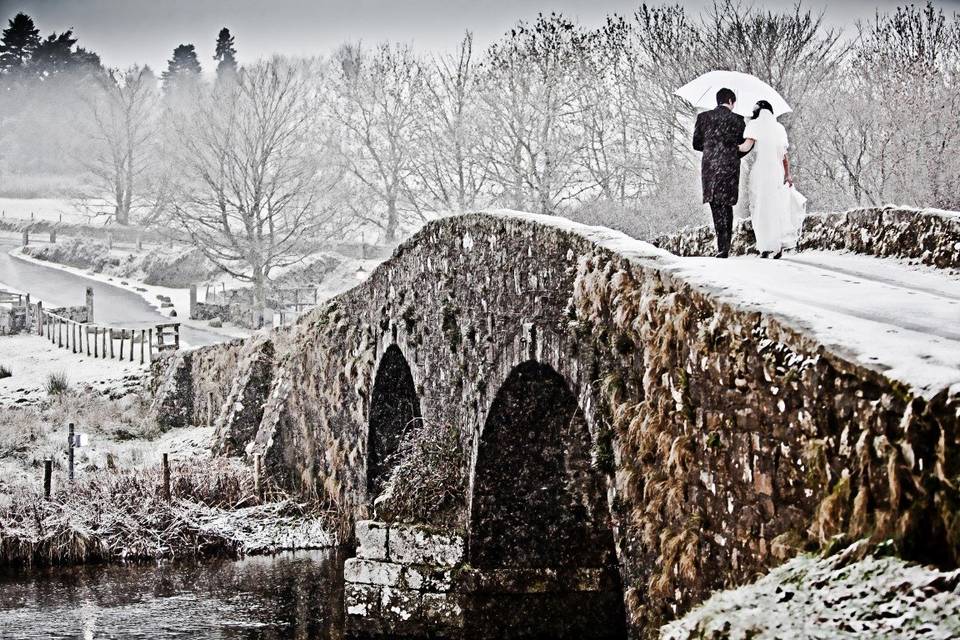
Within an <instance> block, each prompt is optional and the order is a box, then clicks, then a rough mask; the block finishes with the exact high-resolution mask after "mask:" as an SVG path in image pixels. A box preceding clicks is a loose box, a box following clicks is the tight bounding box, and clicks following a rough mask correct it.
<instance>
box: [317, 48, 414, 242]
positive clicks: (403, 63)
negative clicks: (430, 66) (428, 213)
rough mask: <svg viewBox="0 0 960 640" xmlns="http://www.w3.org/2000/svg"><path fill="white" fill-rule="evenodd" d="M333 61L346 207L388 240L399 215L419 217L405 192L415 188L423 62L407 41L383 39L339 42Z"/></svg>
mask: <svg viewBox="0 0 960 640" xmlns="http://www.w3.org/2000/svg"><path fill="white" fill-rule="evenodd" d="M335 66H336V67H338V68H337V72H338V73H339V77H338V78H337V82H336V93H337V96H336V99H335V100H333V106H332V115H333V118H334V120H335V121H336V122H337V124H338V125H339V127H340V129H341V140H340V143H341V144H340V158H341V163H342V166H343V168H344V170H345V171H346V172H347V173H348V174H349V176H350V177H351V179H352V181H353V182H354V184H355V185H356V191H357V194H356V198H355V199H354V200H353V201H352V204H351V208H352V209H353V213H354V215H355V216H356V217H357V219H359V220H361V221H363V222H365V223H367V224H369V225H373V226H374V227H376V228H377V229H380V230H381V231H382V232H383V236H384V240H386V241H387V242H393V241H394V240H395V239H396V237H397V233H398V229H399V227H400V223H401V220H402V219H403V218H410V217H411V216H412V217H413V218H414V219H421V220H422V219H423V216H422V214H421V213H420V211H419V209H418V207H417V205H416V202H415V201H413V200H412V199H411V198H410V196H411V194H412V193H413V192H414V191H415V190H417V189H418V188H419V187H414V186H413V184H412V183H413V182H414V181H415V180H416V179H417V176H416V161H415V153H416V152H417V150H418V144H419V140H418V132H419V128H418V127H419V121H420V118H421V116H422V114H421V112H420V110H419V103H418V100H417V98H418V97H419V96H420V95H421V93H422V91H423V88H424V75H423V68H422V66H421V64H420V62H419V61H418V60H417V59H416V58H415V57H414V56H413V53H412V52H411V51H410V49H409V47H405V46H399V45H398V46H391V45H386V44H384V45H380V46H378V47H377V48H376V49H374V50H373V51H372V52H368V51H366V50H364V49H362V48H360V47H358V46H345V47H342V48H341V49H340V51H339V52H338V53H337V56H336V65H335Z"/></svg>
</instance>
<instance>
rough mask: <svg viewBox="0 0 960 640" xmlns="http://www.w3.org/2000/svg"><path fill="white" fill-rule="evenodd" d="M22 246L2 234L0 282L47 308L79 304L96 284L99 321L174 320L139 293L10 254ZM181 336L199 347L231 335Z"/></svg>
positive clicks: (142, 323) (186, 332)
mask: <svg viewBox="0 0 960 640" xmlns="http://www.w3.org/2000/svg"><path fill="white" fill-rule="evenodd" d="M18 246H20V242H19V241H18V240H17V239H15V238H5V237H2V236H0V283H3V284H5V285H7V286H10V287H13V288H14V289H19V290H20V291H25V292H28V293H29V294H30V295H31V297H32V298H33V299H34V300H37V299H39V300H43V303H44V305H45V306H47V307H61V306H79V305H82V304H83V303H84V295H85V291H86V288H87V287H93V301H94V302H93V308H94V318H95V320H96V322H97V324H102V325H109V326H114V327H148V326H152V325H155V324H161V323H165V322H171V319H170V318H168V317H166V316H164V315H161V314H160V313H159V312H158V311H157V310H156V309H154V308H153V307H151V306H150V305H149V304H147V302H146V300H144V299H143V298H141V297H140V296H138V295H137V294H136V293H133V292H130V291H126V290H124V289H121V288H120V287H114V286H112V285H109V284H105V283H103V282H98V281H96V280H91V279H88V278H84V277H81V276H77V275H74V274H72V273H66V272H64V271H61V270H59V269H53V268H51V267H44V266H41V265H38V264H34V263H31V262H26V261H24V260H17V259H16V258H13V257H12V256H10V255H9V252H10V250H11V249H14V248H16V247H18ZM180 339H181V341H182V342H184V343H185V345H186V346H190V347H200V346H204V345H209V344H216V343H218V342H226V341H227V340H230V338H229V337H228V336H225V335H221V334H218V333H214V332H212V331H203V330H200V329H195V328H192V327H188V326H186V325H181V327H180Z"/></svg>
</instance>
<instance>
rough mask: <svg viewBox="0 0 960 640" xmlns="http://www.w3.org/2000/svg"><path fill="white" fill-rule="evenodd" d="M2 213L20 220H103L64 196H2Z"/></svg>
mask: <svg viewBox="0 0 960 640" xmlns="http://www.w3.org/2000/svg"><path fill="white" fill-rule="evenodd" d="M0 215H2V217H4V218H17V219H20V220H30V219H31V218H32V219H34V220H49V221H50V222H69V223H73V224H94V223H97V222H101V221H102V220H98V219H97V218H96V217H94V216H91V215H90V214H88V213H86V212H84V211H82V210H81V209H79V208H78V207H77V206H76V204H74V202H73V201H71V200H68V199H64V198H29V199H26V198H0Z"/></svg>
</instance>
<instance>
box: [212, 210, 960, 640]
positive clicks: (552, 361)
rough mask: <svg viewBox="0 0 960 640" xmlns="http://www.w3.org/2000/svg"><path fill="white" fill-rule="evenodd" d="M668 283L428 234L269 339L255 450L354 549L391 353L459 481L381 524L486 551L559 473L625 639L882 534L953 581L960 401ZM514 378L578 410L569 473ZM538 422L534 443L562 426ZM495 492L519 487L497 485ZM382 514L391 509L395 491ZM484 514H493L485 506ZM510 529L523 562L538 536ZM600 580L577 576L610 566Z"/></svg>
mask: <svg viewBox="0 0 960 640" xmlns="http://www.w3.org/2000/svg"><path fill="white" fill-rule="evenodd" d="M891 250H892V249H891ZM930 255H931V256H933V255H941V254H940V253H936V252H932V253H930ZM939 259H940V258H937V260H939ZM931 260H933V258H931ZM675 264H676V259H675V258H674V257H672V256H670V255H669V254H667V253H665V252H663V251H660V250H657V249H655V248H654V247H652V246H650V245H647V244H645V243H640V242H637V241H634V240H632V239H629V238H626V237H625V236H623V235H622V234H618V233H616V232H613V231H609V230H605V229H598V228H588V227H582V226H580V225H575V224H572V223H567V222H565V221H562V220H558V219H555V218H546V217H541V216H529V215H523V216H521V215H512V214H507V213H492V214H473V215H466V216H459V217H454V218H447V219H444V220H439V221H435V222H432V223H430V224H428V225H426V227H425V228H424V229H423V230H422V231H421V232H420V233H419V234H418V235H417V236H415V237H414V238H412V239H411V240H409V241H408V242H406V243H404V244H403V245H401V246H400V247H399V248H398V249H397V251H396V253H395V254H394V257H393V258H391V259H390V260H389V261H387V262H386V263H385V264H383V265H382V266H381V267H380V268H378V269H377V270H376V271H375V272H374V273H373V274H372V275H371V277H370V278H369V279H368V280H367V281H366V282H365V283H363V284H362V285H360V286H358V287H357V288H355V289H353V290H351V291H349V292H347V293H345V294H343V295H341V296H339V297H337V298H336V299H334V300H333V301H331V302H330V303H329V304H327V305H325V306H323V307H322V308H319V309H317V310H315V311H313V312H311V313H308V314H307V315H305V316H304V317H303V318H301V320H300V321H299V322H298V323H297V324H296V325H295V326H294V327H292V328H291V330H290V332H289V334H284V335H283V339H282V341H280V342H277V341H276V339H275V351H276V356H275V361H276V365H275V369H274V370H273V373H272V381H271V387H270V391H269V394H268V396H267V397H266V398H265V406H264V407H263V413H262V419H261V421H260V427H259V431H258V433H257V435H256V438H255V439H254V442H253V443H252V444H251V445H250V450H251V451H253V452H257V453H261V454H262V455H263V456H264V461H265V464H266V469H267V471H268V473H269V475H270V478H271V481H272V482H276V483H279V484H282V485H284V486H286V487H288V488H291V489H294V490H296V491H299V492H301V493H303V494H305V495H310V496H315V497H321V498H323V499H325V500H327V501H329V503H330V504H331V506H332V507H334V508H336V509H337V510H338V512H339V513H341V514H343V516H344V518H343V527H344V528H343V533H346V534H349V532H350V531H351V530H352V527H351V523H352V521H354V520H364V519H368V518H369V517H370V516H371V515H372V510H373V509H372V507H373V503H374V499H375V498H377V497H378V496H376V495H371V494H370V493H369V492H368V479H367V465H368V461H369V458H368V454H369V451H368V449H369V442H370V439H371V438H373V437H379V436H377V435H376V434H374V435H373V436H372V435H371V434H370V433H369V432H368V430H369V427H370V424H371V423H370V416H371V414H374V413H375V414H377V415H381V414H382V413H383V412H384V411H387V412H389V411H400V410H401V409H402V407H397V406H394V405H389V404H388V405H384V406H382V407H380V408H377V407H372V406H371V404H372V403H373V402H378V403H379V402H384V401H386V400H383V399H384V398H385V399H390V398H393V399H396V398H401V399H403V398H405V397H406V396H405V394H399V395H397V394H381V395H380V396H377V394H375V393H374V387H375V381H376V378H377V372H378V369H379V366H380V362H381V359H382V358H383V356H384V354H386V353H388V351H389V350H391V349H396V350H399V352H400V354H402V356H403V359H404V360H405V362H406V363H407V364H408V365H409V371H410V376H411V377H412V388H413V390H414V392H415V394H416V400H417V403H418V413H419V416H417V418H418V420H420V421H422V423H423V424H424V425H426V424H430V425H433V426H437V425H439V428H440V429H446V430H448V431H449V433H450V434H452V436H453V437H452V439H451V442H452V443H453V444H451V445H450V446H451V451H452V450H453V449H457V451H455V452H452V453H451V457H452V458H453V459H460V460H463V461H464V465H465V468H464V472H463V473H462V474H460V475H459V476H457V477H460V478H462V484H461V485H460V486H447V487H445V488H443V489H444V496H450V497H451V499H446V498H444V502H443V504H445V505H447V506H446V511H445V512H431V515H430V516H429V517H428V518H426V519H427V520H428V521H427V522H422V521H421V522H417V519H418V518H419V519H421V520H422V519H424V518H422V517H420V516H415V515H413V514H412V513H409V512H407V513H405V512H404V510H403V509H399V510H397V509H389V508H388V509H383V510H382V512H383V513H385V514H389V519H390V521H392V522H393V523H401V522H410V521H413V522H416V523H417V524H418V525H420V526H428V525H443V526H445V527H447V530H448V531H450V532H451V533H454V534H456V535H460V536H462V537H463V538H464V539H465V540H466V544H467V549H468V552H470V553H473V550H474V548H475V547H476V544H477V539H475V535H476V534H477V532H478V531H480V530H491V529H493V530H495V529H496V527H492V528H491V527H489V526H487V527H486V529H483V527H480V528H478V527H479V525H480V524H482V522H481V521H482V520H484V519H488V518H491V517H504V518H508V517H512V516H516V515H517V511H516V508H517V507H516V505H518V504H522V503H523V500H524V499H525V498H527V499H529V500H533V499H536V497H535V496H533V495H532V494H524V493H523V491H527V490H528V489H529V488H530V487H531V486H535V482H534V481H535V480H536V479H537V477H538V476H537V475H536V474H537V473H539V472H540V471H543V472H544V473H545V474H546V473H547V471H548V470H550V469H555V470H556V471H555V473H563V474H565V476H564V481H563V482H559V483H556V482H553V481H552V480H551V481H550V482H548V483H547V485H546V486H549V487H550V490H551V491H557V492H560V493H559V494H558V495H557V496H554V498H552V499H554V502H552V503H551V504H554V505H555V506H556V510H557V512H556V513H554V514H544V515H545V516H550V515H555V516H556V518H557V520H556V521H557V522H562V521H563V519H564V518H570V517H571V514H574V515H575V514H577V513H578V511H576V510H577V509H586V512H585V513H586V515H581V516H576V518H575V519H574V520H573V522H576V521H577V520H579V521H590V522H593V523H594V524H595V525H596V526H600V527H606V531H607V532H608V536H609V539H610V541H611V543H610V544H611V548H612V549H613V554H614V555H615V563H616V570H617V572H618V575H619V578H618V582H619V581H622V582H621V587H622V589H623V591H624V594H625V597H624V603H625V607H626V612H627V616H628V620H629V626H630V630H631V635H633V636H635V637H641V636H643V637H652V636H653V635H654V634H655V633H656V630H657V628H658V627H659V626H660V624H662V623H663V622H665V621H667V620H671V619H673V618H675V617H676V616H677V615H680V614H682V613H683V612H685V611H687V610H689V608H690V607H691V606H692V605H693V604H696V603H697V602H700V601H702V600H703V599H704V598H705V597H706V596H707V594H709V593H710V591H712V590H715V589H718V588H723V587H728V586H731V585H736V584H741V583H743V582H745V581H748V580H750V579H752V578H753V577H754V576H756V575H757V574H758V573H763V572H765V571H767V570H768V569H769V568H770V567H773V566H776V565H778V564H780V563H782V562H784V561H785V560H786V559H788V558H790V557H792V556H793V555H794V554H796V553H797V552H798V551H799V550H801V549H816V548H821V547H824V546H827V545H837V544H844V543H845V542H848V541H850V540H853V539H858V538H868V539H870V540H871V541H873V542H877V541H880V540H885V539H888V538H889V539H892V540H893V541H894V546H895V547H896V549H897V550H898V552H899V553H900V554H901V555H903V556H904V557H907V558H912V559H917V560H923V561H927V562H932V563H935V564H938V565H940V566H956V565H957V563H958V560H960V518H958V517H957V515H956V513H957V509H958V504H960V496H958V493H957V489H956V487H957V486H958V484H960V456H958V453H957V452H958V449H957V444H958V442H957V440H958V438H960V430H958V424H957V423H958V415H960V413H958V412H960V398H958V392H960V390H958V389H953V390H950V389H943V390H941V391H940V392H939V393H936V394H933V395H931V396H929V397H926V398H924V397H919V396H914V395H913V393H912V392H911V391H910V389H909V388H907V387H906V386H905V385H903V384H902V383H900V382H898V381H896V380H891V379H888V378H887V377H885V376H884V374H883V373H882V372H881V371H880V370H878V369H871V368H868V367H865V366H861V365H858V364H855V363H853V362H851V361H849V360H847V359H845V358H843V357H842V356H840V355H838V354H834V353H831V352H830V351H829V350H828V349H826V348H825V347H824V346H823V345H820V344H817V343H815V342H814V341H812V340H810V339H809V338H808V337H807V336H806V335H805V333H804V332H803V331H802V330H801V329H800V328H799V327H796V326H792V325H790V324H789V323H788V322H787V321H785V320H783V319H782V318H778V317H775V316H772V315H771V316H767V315H764V314H761V313H758V312H756V311H755V310H748V309H741V308H739V307H737V306H736V305H732V304H728V303H724V302H719V301H718V298H717V296H716V295H714V293H713V292H712V291H709V290H706V289H704V288H701V287H697V286H694V285H692V284H690V283H689V282H686V281H685V280H683V279H682V278H680V277H678V276H676V275H674V265H675ZM275 335H280V334H275ZM232 348H234V347H225V349H232ZM228 359H229V358H226V357H223V358H218V360H220V361H221V362H225V361H226V360H228ZM528 363H536V364H537V367H536V368H534V369H530V367H528ZM523 371H527V372H528V373H527V374H525V375H532V376H533V378H532V380H531V384H532V385H533V386H531V387H529V388H532V389H535V390H536V389H543V388H550V389H553V390H554V391H555V392H556V393H560V394H561V395H562V396H564V397H565V395H564V393H565V392H564V391H563V389H566V390H567V391H568V392H569V395H570V397H571V398H573V401H574V405H575V411H576V412H577V413H575V415H577V416H579V417H578V418H577V424H580V425H582V426H580V427H577V428H578V429H581V430H580V431H576V429H574V431H573V432H571V433H567V434H564V435H562V436H560V437H561V439H560V440H559V441H558V442H562V443H566V444H565V445H564V446H561V447H559V449H557V450H558V451H559V452H567V453H569V456H568V457H567V458H564V459H563V460H564V464H562V465H554V464H553V463H550V465H545V466H539V467H538V465H540V464H541V462H542V456H538V455H536V454H531V455H527V456H526V457H525V458H524V457H523V455H522V454H523V452H524V449H523V448H522V447H523V446H526V445H524V444H523V441H524V438H526V437H527V436H526V433H527V430H528V429H525V428H524V425H522V424H514V422H513V421H511V420H510V419H508V418H509V416H510V415H511V413H510V411H509V408H510V407H513V406H516V402H521V401H522V397H523V394H520V395H518V396H513V395H511V393H512V392H510V393H508V392H507V391H504V390H503V389H504V388H505V387H506V388H516V387H512V386H511V385H513V382H511V381H512V380H513V379H514V377H515V376H516V375H517V372H523ZM531 371H532V372H533V373H530V372H531ZM551 372H552V373H551ZM554 374H556V377H555V376H554ZM557 378H559V382H557ZM547 382H549V384H548V385H547V387H544V386H543V384H545V383H547ZM537 393H539V391H537ZM377 397H380V398H381V399H379V400H378V399H377ZM505 398H506V399H510V398H520V400H516V401H514V400H510V401H509V402H505V401H504V399H505ZM498 399H499V401H498ZM404 401H406V400H404ZM389 402H395V400H389ZM562 404H563V406H566V400H564V401H563V403H562ZM391 407H393V408H391ZM498 407H500V408H499V409H498ZM503 407H507V410H504V409H503ZM548 408H549V407H548ZM520 410H522V411H530V406H526V407H525V408H524V407H519V408H518V411H520ZM540 413H541V414H543V413H547V414H549V413H550V411H547V410H544V411H540ZM500 414H502V415H504V416H505V417H504V418H503V419H498V418H491V416H496V415H500ZM397 415H401V413H398V414H397ZM529 415H531V416H532V418H534V419H535V422H534V423H535V424H536V425H537V428H539V429H553V428H554V427H555V421H554V420H553V419H547V418H543V416H540V415H538V414H537V413H536V412H532V413H529ZM564 415H566V414H564ZM548 417H549V416H548ZM494 423H495V424H494ZM534 423H530V424H534ZM377 424H382V425H391V424H403V429H404V431H403V434H402V435H403V437H412V438H414V439H415V438H416V434H417V433H418V432H417V429H418V428H420V427H418V426H417V421H412V422H409V421H408V422H406V423H405V422H404V421H395V420H393V421H392V420H383V421H378V423H377ZM571 424H572V423H571ZM511 425H513V426H511ZM387 428H392V427H387ZM531 428H532V427H531ZM503 429H513V430H515V431H516V433H517V436H516V443H515V444H516V446H517V447H519V448H518V450H517V455H516V456H515V458H516V459H519V460H523V461H525V462H524V464H519V465H518V464H504V465H497V464H496V462H495V460H494V461H493V462H491V456H490V455H487V454H485V453H484V449H485V447H486V446H487V445H486V444H485V443H490V442H493V441H492V440H490V439H491V438H493V437H494V436H496V437H497V438H502V437H504V431H503ZM497 434H499V435H497ZM507 434H509V431H508V432H507ZM538 437H539V436H538ZM527 441H528V442H535V443H536V442H539V440H537V439H536V438H533V439H530V438H527ZM503 442H507V443H510V442H511V441H510V440H509V438H508V439H507V440H503ZM548 444H549V447H550V448H551V450H554V449H556V448H557V443H556V442H553V441H550V443H548ZM527 451H529V450H527ZM564 455H567V454H566V453H565V454H564ZM493 458H495V456H493ZM512 459H514V458H511V460H512ZM397 468H402V465H401V466H400V467H397ZM538 469H539V471H538ZM428 471H429V469H428ZM388 472H389V471H388ZM550 473H554V472H553V471H551V472H550ZM547 475H549V474H547ZM480 477H482V478H486V480H483V481H478V478H480ZM543 477H544V478H546V477H547V476H546V475H544V476H543ZM490 480H493V482H491V481H490ZM498 480H499V484H509V483H516V486H517V487H518V490H517V491H515V492H513V493H509V494H498V493H496V492H490V491H489V490H488V489H486V488H485V487H490V486H496V485H497V484H498V482H497V481H498ZM421 484H422V486H425V487H427V486H430V483H429V482H424V483H421ZM596 486H599V488H600V489H601V490H600V491H597V490H596V489H595V487H596ZM387 487H388V489H389V483H388V485H387ZM478 492H479V493H478ZM563 492H567V493H566V494H564V493H563ZM561 494H562V495H561ZM565 495H566V496H567V497H563V496H565ZM576 496H579V497H580V498H582V500H570V499H569V498H571V497H576ZM379 497H380V498H381V503H383V502H384V501H386V502H387V505H389V502H390V495H389V491H386V492H385V493H384V494H382V495H380V496H379ZM414 497H416V496H414ZM408 498H409V496H408ZM420 499H422V500H437V499H438V496H437V495H434V494H428V493H424V494H423V495H422V496H421V498H420ZM491 500H493V503H494V504H493V506H494V507H497V508H493V509H481V508H479V507H478V505H480V504H490V501H491ZM498 500H503V501H505V502H504V504H503V505H499V506H498V505H497V504H496V502H497V501H498ZM408 503H409V502H408ZM504 505H505V507H504V508H505V509H506V511H507V513H502V512H503V511H504V509H500V508H499V507H500V506H504ZM511 509H513V511H511ZM580 513H582V512H580ZM504 521H506V520H504ZM487 524H490V522H489V521H488V522H487ZM591 532H592V533H591ZM591 532H587V533H588V534H589V535H594V534H595V533H596V531H595V530H591ZM514 533H515V534H516V535H515V541H517V542H516V543H517V544H518V545H519V544H521V543H520V542H519V540H520V539H521V537H522V536H523V535H524V533H525V531H524V530H522V528H521V530H519V531H515V532H514ZM526 533H529V531H527V532H526ZM544 541H545V543H550V542H551V540H550V539H545V540H544ZM507 542H508V543H509V540H508V541H507ZM544 546H545V547H549V545H548V544H545V545H544ZM504 553H506V554H510V553H512V554H514V556H513V557H515V558H517V559H518V561H520V560H522V561H523V562H530V563H534V564H535V563H536V562H537V561H540V560H543V558H542V557H540V558H538V557H536V550H535V549H534V550H529V551H524V553H527V555H523V554H521V555H516V554H517V553H518V549H517V548H509V544H507V545H506V546H505V547H504V548H503V549H502V550H501V551H500V552H497V553H496V554H494V556H495V557H494V559H493V560H492V561H491V563H492V564H493V565H496V557H500V556H502V555H503V554H504ZM530 554H533V556H530ZM487 560H489V558H487ZM579 561H580V559H579V558H578V557H567V558H563V557H559V558H557V557H554V556H551V557H550V562H553V563H554V564H557V563H559V564H560V565H564V563H566V566H570V567H573V568H578V567H580V565H578V564H577V563H578V562H579ZM603 562H604V560H603V559H602V558H597V560H596V563H597V564H596V565H595V566H592V567H581V568H582V569H584V570H588V571H602V570H603V569H604V567H603V566H601V565H602V564H603Z"/></svg>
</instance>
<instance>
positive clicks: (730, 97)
mask: <svg viewBox="0 0 960 640" xmlns="http://www.w3.org/2000/svg"><path fill="white" fill-rule="evenodd" d="M736 101H737V94H735V93H734V92H733V91H732V90H730V89H727V88H726V87H724V88H723V89H720V91H717V106H718V107H719V106H720V105H722V104H729V103H731V102H736Z"/></svg>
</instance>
